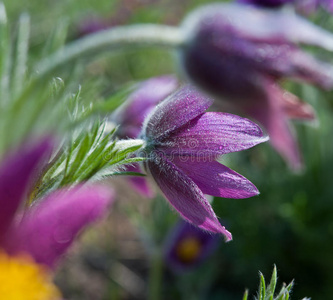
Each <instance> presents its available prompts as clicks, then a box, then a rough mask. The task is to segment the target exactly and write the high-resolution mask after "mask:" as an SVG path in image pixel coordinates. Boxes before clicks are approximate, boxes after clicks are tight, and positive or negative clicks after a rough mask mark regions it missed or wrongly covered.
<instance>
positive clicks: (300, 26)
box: [181, 4, 333, 169]
mask: <svg viewBox="0 0 333 300" xmlns="http://www.w3.org/2000/svg"><path fill="white" fill-rule="evenodd" d="M183 30H184V33H185V34H186V36H187V37H188V42H187V44H186V46H184V47H183V49H182V52H181V56H182V62H183V68H184V71H185V73H186V74H187V77H188V78H189V79H190V80H191V81H192V82H194V83H196V84H197V85H198V86H199V87H201V88H202V89H204V90H206V91H207V92H209V93H210V94H212V95H214V96H215V97H217V98H218V99H220V100H221V99H223V100H224V102H221V104H222V103H224V105H228V106H229V109H232V110H236V111H238V112H241V113H244V114H247V115H248V116H250V117H251V118H253V119H255V120H257V121H258V122H259V123H261V124H262V125H263V126H264V127H265V128H266V130H267V132H268V134H269V136H270V140H271V143H272V145H273V147H274V148H275V149H276V150H277V151H278V152H279V153H280V154H281V155H282V156H283V157H284V158H285V159H286V161H287V162H288V163H289V165H290V166H291V167H292V168H293V169H299V168H301V166H302V160H301V155H300V153H299V149H298V146H297V142H296V140H295V137H294V135H293V130H292V128H291V126H290V124H289V119H293V118H297V119H303V120H313V119H314V113H313V111H312V109H311V107H310V106H309V105H307V104H304V103H303V102H301V101H300V100H299V99H298V98H297V97H296V96H295V95H292V94H290V93H287V92H286V91H284V90H283V89H282V88H280V87H279V85H278V83H277V82H278V80H280V79H282V78H285V77H287V78H291V79H294V80H298V81H306V82H310V83H313V84H315V85H318V86H320V87H322V88H324V89H330V88H332V86H333V68H332V65H330V64H327V63H324V62H321V61H318V60H316V59H315V58H314V57H313V56H311V55H309V54H307V53H305V52H304V51H302V50H301V49H300V48H298V47H297V45H296V44H297V43H305V44H309V45H316V46H320V47H322V48H325V49H328V50H333V36H332V35H331V34H330V33H328V32H326V31H324V30H322V29H321V28H318V27H316V26H315V25H313V24H311V23H310V22H308V21H307V20H305V19H303V18H301V17H299V16H297V15H295V14H291V13H288V12H283V11H279V10H267V9H261V8H258V7H254V6H248V5H240V4H229V5H228V4H214V5H209V6H207V7H203V8H200V9H198V10H197V11H195V12H194V13H192V14H191V15H190V16H189V17H188V18H187V19H186V20H185V22H184V24H183ZM224 109H225V108H224Z"/></svg>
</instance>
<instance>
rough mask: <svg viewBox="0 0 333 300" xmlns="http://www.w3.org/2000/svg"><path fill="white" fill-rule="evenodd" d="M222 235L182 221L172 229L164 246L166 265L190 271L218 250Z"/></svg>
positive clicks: (177, 269) (174, 269) (178, 269)
mask: <svg viewBox="0 0 333 300" xmlns="http://www.w3.org/2000/svg"><path fill="white" fill-rule="evenodd" d="M219 241H220V237H219V236H218V235H216V234H210V233H207V232H205V231H203V230H201V229H199V228H197V227H195V226H193V225H191V224H189V223H188V222H184V221H181V222H179V223H178V224H176V226H175V227H174V228H172V229H171V231H170V233H169V235H168V237H167V240H166V243H165V247H164V259H165V263H166V265H167V266H168V267H169V268H170V269H171V270H173V271H175V272H183V271H189V270H192V269H193V268H195V267H197V266H198V265H199V264H200V263H202V262H203V261H205V260H206V259H207V258H208V257H209V256H210V255H211V254H213V253H214V251H216V250H217V247H218V245H219Z"/></svg>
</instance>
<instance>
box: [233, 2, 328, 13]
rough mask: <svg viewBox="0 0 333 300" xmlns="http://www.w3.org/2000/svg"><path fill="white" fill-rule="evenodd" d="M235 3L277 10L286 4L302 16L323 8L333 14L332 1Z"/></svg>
mask: <svg viewBox="0 0 333 300" xmlns="http://www.w3.org/2000/svg"><path fill="white" fill-rule="evenodd" d="M236 2H238V3H245V4H254V5H258V6H262V7H268V8H278V7H281V6H284V5H286V4H291V5H293V6H294V7H295V8H296V10H297V11H298V12H300V13H304V14H310V13H312V12H315V11H316V10H317V9H318V8H319V7H323V8H324V9H326V10H327V11H329V12H331V13H332V12H333V1H332V0H237V1H236Z"/></svg>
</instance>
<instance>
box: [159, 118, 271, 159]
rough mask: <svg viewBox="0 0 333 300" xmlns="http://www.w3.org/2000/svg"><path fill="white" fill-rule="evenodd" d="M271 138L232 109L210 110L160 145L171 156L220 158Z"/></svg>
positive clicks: (161, 149)
mask: <svg viewBox="0 0 333 300" xmlns="http://www.w3.org/2000/svg"><path fill="white" fill-rule="evenodd" d="M267 140H268V137H267V136H265V135H264V134H263V132H262V130H261V128H260V127H259V126H258V125H257V124H255V123H254V122H252V121H250V120H249V119H246V118H242V117H239V116H236V115H232V114H228V113H219V112H207V113H204V114H202V115H201V116H199V117H197V118H195V119H194V120H192V121H191V122H189V123H188V124H186V125H185V126H183V127H181V128H179V129H178V130H177V131H175V132H173V133H172V134H171V135H170V136H169V137H168V139H165V140H164V141H162V142H161V145H159V148H158V149H159V150H160V151H162V152H164V153H165V154H167V155H169V156H170V155H171V156H173V155H177V154H180V155H194V156H202V155H211V157H212V158H213V157H214V158H216V156H218V155H222V154H226V153H230V152H235V151H241V150H245V149H248V148H251V147H253V146H255V145H257V144H260V143H262V142H265V141H267ZM163 142H164V143H163Z"/></svg>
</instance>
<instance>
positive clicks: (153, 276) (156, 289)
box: [148, 249, 163, 300]
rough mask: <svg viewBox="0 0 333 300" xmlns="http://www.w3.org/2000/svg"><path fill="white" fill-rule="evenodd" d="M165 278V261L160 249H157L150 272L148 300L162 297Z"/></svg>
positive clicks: (152, 258)
mask: <svg viewBox="0 0 333 300" xmlns="http://www.w3.org/2000/svg"><path fill="white" fill-rule="evenodd" d="M162 279H163V261H162V256H161V251H160V249H156V250H155V253H153V254H152V256H151V266H150V272H149V291H148V293H149V294H148V300H159V299H161V285H162Z"/></svg>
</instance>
